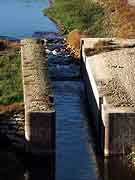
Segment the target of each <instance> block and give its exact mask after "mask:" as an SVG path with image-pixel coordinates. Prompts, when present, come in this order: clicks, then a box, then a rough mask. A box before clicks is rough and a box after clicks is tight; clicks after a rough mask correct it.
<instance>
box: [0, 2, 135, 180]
mask: <svg viewBox="0 0 135 180" xmlns="http://www.w3.org/2000/svg"><path fill="white" fill-rule="evenodd" d="M48 5H49V4H48V1H47V0H12V1H11V0H1V2H0V22H1V28H0V36H7V37H13V38H23V37H29V36H32V35H33V34H34V33H35V32H58V30H57V27H56V25H55V24H54V23H53V22H52V21H50V20H49V19H48V17H44V16H43V15H42V9H43V8H44V7H48ZM48 46H49V47H50V50H54V49H58V50H59V52H58V53H59V55H58V56H56V55H53V54H50V55H49V69H50V73H51V72H53V76H55V78H56V79H57V80H54V79H55V78H54V77H53V81H52V85H53V90H54V95H55V106H56V111H57V114H56V172H53V173H54V174H55V173H56V180H119V179H123V180H133V179H134V177H135V167H134V166H132V164H129V163H128V162H127V160H126V158H118V157H115V158H110V159H104V158H103V157H102V155H100V154H97V153H96V142H95V136H94V135H93V131H94V130H93V127H92V126H91V125H90V124H91V123H90V122H91V121H92V119H91V118H90V116H89V115H88V111H87V99H86V96H85V92H84V86H83V81H82V80H80V79H78V80H75V79H74V80H72V78H71V79H70V77H73V76H75V77H78V75H79V66H77V65H76V64H74V63H73V61H72V58H71V57H70V56H67V55H68V54H63V51H62V50H63V48H64V47H63V44H61V41H59V40H58V41H57V45H56V41H55V40H54V42H51V43H50V44H48ZM51 74H52V73H51ZM67 78H69V80H67ZM65 79H66V80H65ZM0 150H1V153H0V162H1V163H0V179H2V180H5V179H11V180H12V179H14V180H40V179H46V180H50V179H49V178H48V177H47V174H48V169H47V167H46V162H45V161H44V162H42V163H41V164H30V165H29V168H27V167H25V166H24V165H23V163H22V165H19V164H20V163H19V161H20V160H18V159H17V162H16V164H15V165H14V166H13V164H14V162H15V159H16V158H17V157H16V154H14V152H12V151H10V149H9V151H8V155H7V156H5V153H4V152H3V151H2V149H0ZM22 159H23V158H22Z"/></svg>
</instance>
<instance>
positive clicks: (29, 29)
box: [0, 0, 57, 38]
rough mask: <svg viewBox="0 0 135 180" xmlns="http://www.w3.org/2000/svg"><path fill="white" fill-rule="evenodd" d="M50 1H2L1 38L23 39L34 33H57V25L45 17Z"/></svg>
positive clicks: (0, 12) (0, 14)
mask: <svg viewBox="0 0 135 180" xmlns="http://www.w3.org/2000/svg"><path fill="white" fill-rule="evenodd" d="M48 6H49V3H48V0H1V1H0V36H9V37H16V38H22V37H27V36H31V35H32V34H33V33H34V32H45V31H51V32H56V31H57V27H56V25H55V24H54V23H53V22H52V21H50V20H49V18H48V17H46V16H43V13H42V10H43V9H44V8H45V7H48Z"/></svg>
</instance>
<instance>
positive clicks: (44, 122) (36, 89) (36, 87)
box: [21, 38, 55, 155]
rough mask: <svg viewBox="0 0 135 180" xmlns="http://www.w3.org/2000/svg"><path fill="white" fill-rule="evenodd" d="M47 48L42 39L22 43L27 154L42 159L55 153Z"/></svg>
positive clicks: (52, 104)
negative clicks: (41, 157) (43, 155)
mask: <svg viewBox="0 0 135 180" xmlns="http://www.w3.org/2000/svg"><path fill="white" fill-rule="evenodd" d="M45 46H46V44H45V42H43V41H42V40H40V39H32V38H30V39H25V40H22V41H21V56H22V58H21V59H22V74H23V89H24V103H25V138H26V140H27V142H28V144H29V146H28V147H26V151H30V152H32V153H34V154H39V155H41V154H50V153H54V152H55V109H54V103H53V93H52V89H51V86H50V80H49V77H48V58H47V55H46V51H45V50H46V48H45Z"/></svg>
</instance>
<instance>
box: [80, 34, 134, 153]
mask: <svg viewBox="0 0 135 180" xmlns="http://www.w3.org/2000/svg"><path fill="white" fill-rule="evenodd" d="M81 47H82V49H81V53H82V61H81V64H82V65H81V67H82V68H81V69H82V75H83V78H84V81H85V87H86V90H87V96H88V99H89V108H90V111H91V113H92V115H93V123H94V125H95V130H96V132H97V135H98V138H99V142H100V145H101V147H102V150H103V152H104V155H105V156H110V155H120V154H126V153H131V152H134V149H135V79H134V77H135V40H134V39H132V40H129V39H125V40H124V39H115V38H112V39H110V38H84V39H82V40H81Z"/></svg>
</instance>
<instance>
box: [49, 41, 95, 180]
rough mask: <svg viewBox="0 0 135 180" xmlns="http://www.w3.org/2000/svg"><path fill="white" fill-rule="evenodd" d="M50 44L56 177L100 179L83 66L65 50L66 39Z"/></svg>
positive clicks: (64, 179) (85, 179)
mask: <svg viewBox="0 0 135 180" xmlns="http://www.w3.org/2000/svg"><path fill="white" fill-rule="evenodd" d="M48 47H49V70H50V76H51V79H52V84H53V90H54V97H55V107H56V180H62V179H63V180H88V179H97V178H96V177H97V173H96V169H97V168H96V161H95V160H94V158H93V155H92V153H93V152H92V151H93V149H92V147H91V146H88V133H87V128H86V127H87V126H86V122H87V120H88V119H87V118H88V117H87V115H86V113H85V95H84V94H85V93H84V87H83V82H82V81H81V80H80V78H79V77H80V67H79V65H76V64H75V62H74V59H73V58H72V57H71V56H70V55H69V52H68V51H65V49H64V44H63V42H62V40H58V41H57V40H55V41H54V42H51V43H50V44H49V45H48ZM89 151H90V152H91V155H92V156H91V157H90V156H89Z"/></svg>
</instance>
